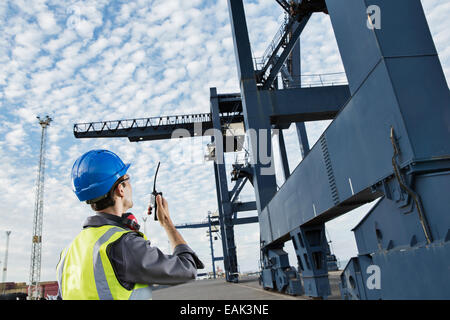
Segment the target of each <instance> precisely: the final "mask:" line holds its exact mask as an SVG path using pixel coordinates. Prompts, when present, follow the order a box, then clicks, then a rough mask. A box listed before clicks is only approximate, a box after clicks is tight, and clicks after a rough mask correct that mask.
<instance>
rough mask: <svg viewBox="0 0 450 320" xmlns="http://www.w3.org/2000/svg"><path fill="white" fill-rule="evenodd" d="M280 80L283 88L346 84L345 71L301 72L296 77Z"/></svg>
mask: <svg viewBox="0 0 450 320" xmlns="http://www.w3.org/2000/svg"><path fill="white" fill-rule="evenodd" d="M282 81H283V88H284V89H290V88H311V87H323V86H337V85H346V84H348V80H347V76H346V74H345V72H333V73H323V74H302V75H300V76H297V77H290V79H282Z"/></svg>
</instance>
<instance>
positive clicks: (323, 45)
mask: <svg viewBox="0 0 450 320" xmlns="http://www.w3.org/2000/svg"><path fill="white" fill-rule="evenodd" d="M244 3H245V9H246V13H247V23H248V27H249V33H250V40H251V43H252V51H253V54H254V56H255V57H259V56H260V55H262V53H263V52H264V50H265V49H266V47H267V45H268V43H269V41H270V40H271V39H272V37H273V35H274V34H275V32H276V31H277V30H278V28H279V23H280V21H282V19H283V12H282V9H281V7H279V5H278V4H277V3H276V2H275V1H273V0H261V1H245V2H244ZM422 4H423V6H424V10H425V14H426V16H427V19H428V23H429V26H430V29H431V32H432V35H433V38H434V41H435V44H436V47H437V50H438V53H439V56H440V59H441V63H442V66H443V69H444V72H445V74H446V77H447V79H448V77H449V75H450V49H449V46H448V45H447V44H448V43H449V41H450V36H449V32H448V31H447V30H448V29H450V25H449V22H448V16H449V13H450V3H449V2H448V1H445V0H422ZM0 34H1V35H0V110H1V112H0V120H1V122H0V159H1V161H0V170H1V172H2V175H1V177H0V183H1V185H2V186H3V187H4V188H3V190H2V191H3V192H2V193H1V195H0V215H1V219H0V230H1V233H0V260H3V253H4V249H5V238H6V236H5V233H4V230H12V234H11V237H10V252H9V262H8V277H7V280H8V281H28V280H29V266H30V249H31V233H32V217H33V212H34V196H35V193H34V192H35V191H34V190H35V182H36V176H37V165H38V160H39V141H40V127H39V125H38V122H37V119H36V116H37V115H41V116H44V115H46V114H49V115H50V116H52V117H53V118H54V122H53V123H52V124H51V126H50V128H49V130H48V145H47V147H48V149H47V171H46V187H45V207H44V225H43V247H42V274H41V280H43V281H44V280H54V279H55V266H56V263H57V262H58V257H59V253H60V251H61V250H62V249H63V248H64V247H65V246H66V245H68V244H69V242H70V241H71V239H73V238H74V237H75V236H76V234H77V233H78V232H79V230H80V228H81V225H82V223H83V221H84V220H85V218H86V217H87V216H89V215H91V214H92V211H91V210H90V208H89V207H87V206H86V205H85V204H83V203H79V202H78V200H77V198H76V197H75V195H74V194H73V192H72V190H71V180H70V170H71V167H72V164H73V162H74V161H75V159H76V158H77V157H78V156H79V155H81V154H82V153H84V152H86V151H88V150H90V149H93V148H106V149H109V150H112V151H114V152H116V153H117V154H118V155H119V156H120V157H122V159H123V160H124V161H125V162H131V163H132V166H131V167H130V171H129V174H130V175H131V177H132V183H133V193H134V196H133V198H134V203H135V206H134V208H133V209H132V210H131V211H132V212H134V213H135V215H136V216H138V218H139V219H140V222H141V224H143V221H142V220H141V217H142V215H143V213H144V212H145V211H146V205H147V203H148V192H149V191H150V189H151V182H152V179H153V173H154V168H155V166H156V164H157V162H158V161H161V163H162V164H161V168H160V173H159V178H158V179H159V180H158V184H159V187H160V189H161V190H162V191H163V192H164V195H165V196H166V197H167V199H168V201H169V207H170V212H171V215H172V217H173V220H174V222H175V223H186V222H194V221H201V220H202V219H204V218H205V217H206V215H207V212H208V211H209V210H210V211H214V210H216V208H217V203H216V194H215V184H214V173H213V167H212V163H210V162H204V161H203V153H204V146H205V144H206V143H207V142H208V140H209V138H204V139H202V138H195V139H191V140H190V141H184V142H183V143H182V144H181V143H179V142H178V141H155V142H145V143H131V142H129V141H128V140H127V139H92V140H91V139H89V140H78V139H75V138H74V137H73V133H72V129H73V124H74V123H78V122H90V121H101V120H116V119H128V118H139V117H150V116H160V115H175V114H190V113H200V112H209V88H210V87H217V90H218V92H219V93H229V92H239V83H238V80H237V72H236V61H235V57H234V49H233V41H232V36H231V27H230V22H229V16H228V8H227V1H225V0H220V1H200V0H192V1H181V0H179V1H178V0H166V1H143V0H142V1H139V0H137V1H88V0H86V1H56V0H54V1H37V0H33V1H31V0H29V1H24V0H14V1H9V0H7V1H1V2H0ZM301 41H302V67H303V70H302V73H304V74H319V73H330V72H341V71H343V70H344V69H343V66H342V63H341V58H340V55H339V51H338V49H337V45H336V41H335V39H334V34H333V30H332V27H331V24H330V20H329V17H328V16H326V15H324V14H314V15H313V17H312V18H311V20H310V22H309V23H308V25H307V27H306V28H305V30H304V32H303V34H302V37H301ZM328 124H329V122H314V123H307V130H308V134H309V139H310V145H311V146H312V145H313V144H314V143H315V141H316V140H317V139H318V137H319V136H320V134H321V132H323V130H324V129H325V128H326V126H327V125H328ZM292 129H293V128H291V129H290V130H287V132H286V133H287V135H286V141H287V145H288V158H289V163H290V166H291V170H293V168H295V166H296V165H297V164H298V163H299V161H300V160H301V157H300V152H299V150H298V142H297V140H296V136H295V132H294V130H292ZM177 148H182V151H183V152H185V153H184V154H185V159H184V160H186V158H187V159H188V161H181V159H180V161H174V160H173V157H172V156H171V154H172V153H173V152H174V150H175V151H176V150H178V149H177ZM227 159H228V160H229V161H228V168H230V166H231V161H232V160H233V159H234V158H233V157H232V156H227ZM228 171H229V170H228ZM229 187H230V188H231V185H229ZM252 198H253V194H252V189H251V188H249V187H246V188H245V189H244V191H243V194H242V199H243V200H245V199H247V200H251V199H252ZM368 207H370V206H365V207H362V208H360V209H358V210H356V211H355V212H352V213H349V214H346V215H345V216H342V217H339V218H337V219H335V220H333V221H332V222H330V223H327V229H328V233H329V235H330V237H331V240H332V241H333V249H334V251H335V253H336V255H337V256H338V258H339V259H343V260H346V259H348V258H350V257H351V256H354V255H356V246H355V244H354V238H353V235H352V233H351V232H350V229H351V228H352V227H354V226H355V225H356V224H357V223H358V221H359V219H360V218H361V217H362V216H363V215H364V213H365V212H367V209H368ZM254 214H256V212H251V213H247V214H245V215H254ZM242 216H244V215H242ZM147 228H148V236H149V238H150V240H151V241H152V243H153V244H154V245H157V246H159V247H160V248H161V249H162V250H164V251H165V252H167V253H169V252H168V243H167V239H166V237H165V234H164V232H163V230H162V229H161V228H160V227H159V224H155V223H154V222H153V221H148V222H147ZM235 231H236V243H237V248H238V249H237V252H238V263H239V266H240V269H241V271H249V270H257V268H258V259H259V251H258V248H259V232H258V227H257V225H256V224H255V225H250V226H236V228H235ZM182 234H183V236H184V237H185V239H186V240H187V242H188V243H189V244H190V245H191V247H192V248H193V249H194V250H195V251H197V252H198V254H199V256H200V257H201V259H202V260H203V261H204V262H205V264H206V266H207V269H208V270H210V268H211V262H210V255H209V252H210V251H209V241H208V239H207V238H206V233H205V232H204V231H203V230H201V231H199V229H195V230H183V231H182ZM215 249H216V254H217V255H220V254H221V251H222V250H221V245H220V243H219V242H218V241H216V242H215ZM286 249H287V250H288V252H289V254H290V261H291V264H292V265H293V266H296V265H297V263H296V261H295V255H294V254H293V250H292V248H291V245H290V244H287V245H286ZM219 264H220V263H219ZM221 267H222V265H221ZM222 268H223V267H222Z"/></svg>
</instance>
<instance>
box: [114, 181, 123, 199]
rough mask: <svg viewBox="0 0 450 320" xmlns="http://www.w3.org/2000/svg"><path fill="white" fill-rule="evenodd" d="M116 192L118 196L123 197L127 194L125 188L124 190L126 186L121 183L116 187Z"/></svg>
mask: <svg viewBox="0 0 450 320" xmlns="http://www.w3.org/2000/svg"><path fill="white" fill-rule="evenodd" d="M114 194H115V195H116V196H117V197H119V198H123V197H124V196H125V190H124V187H123V185H122V184H119V185H118V186H117V187H116V190H115V192H114Z"/></svg>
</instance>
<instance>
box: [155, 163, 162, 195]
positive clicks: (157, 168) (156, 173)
mask: <svg viewBox="0 0 450 320" xmlns="http://www.w3.org/2000/svg"><path fill="white" fill-rule="evenodd" d="M160 163H161V162H160V161H158V166H157V167H156V172H155V179H154V180H153V192H156V177H157V176H158V170H159V165H160Z"/></svg>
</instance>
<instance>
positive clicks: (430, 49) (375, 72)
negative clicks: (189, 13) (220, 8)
mask: <svg viewBox="0 0 450 320" xmlns="http://www.w3.org/2000/svg"><path fill="white" fill-rule="evenodd" d="M277 2H278V3H279V4H280V5H281V6H282V8H283V9H284V10H285V11H286V14H287V16H288V19H287V21H286V22H285V24H284V25H283V26H282V28H281V29H280V31H279V32H278V33H277V35H276V36H275V38H274V40H273V41H272V43H271V44H270V46H269V49H268V50H266V52H265V53H264V57H263V58H262V59H261V60H260V61H254V60H253V58H252V54H251V46H250V41H249V36H248V29H247V23H246V18H245V12H244V5H243V0H228V8H229V13H230V20H231V27H232V36H233V42H234V49H235V56H236V64H237V70H238V79H239V82H240V93H237V94H231V95H229V94H227V95H222V94H218V93H217V90H216V88H211V89H210V105H211V113H210V114H205V115H204V116H205V118H206V119H205V120H203V121H204V124H205V125H208V126H209V127H208V128H215V129H217V130H218V131H220V132H223V131H224V125H225V124H227V123H229V122H233V121H236V122H241V121H243V122H244V126H245V130H246V132H247V134H248V136H249V142H250V143H249V149H250V150H249V153H250V155H251V158H252V161H251V162H250V163H248V164H244V165H242V164H240V165H236V166H234V168H233V169H234V170H233V171H234V173H233V176H234V177H235V178H236V179H237V180H236V185H235V187H234V188H233V190H234V191H233V190H232V191H233V192H230V191H229V189H228V184H227V179H226V172H225V164H224V154H223V152H222V151H224V150H223V141H224V140H225V139H224V136H223V135H219V134H211V131H209V130H205V131H204V132H202V133H203V134H208V133H209V134H210V135H212V140H213V147H215V148H214V152H213V153H214V172H215V178H216V189H217V198H218V199H217V200H218V205H219V218H220V219H219V220H220V221H219V222H220V226H221V232H222V239H223V240H224V241H223V246H224V262H225V263H224V264H225V268H226V269H227V273H229V274H227V280H228V281H236V278H233V276H232V275H233V271H234V270H235V268H236V253H235V244H234V236H233V219H232V217H233V216H234V215H236V213H237V212H239V211H240V210H241V209H250V210H251V209H253V210H254V209H256V210H257V212H258V217H257V219H258V223H259V226H260V237H261V257H262V259H261V260H262V273H261V284H262V286H263V287H264V288H273V289H276V290H279V291H284V292H287V293H290V294H302V293H303V294H305V295H307V296H311V297H319V298H327V297H328V296H329V295H330V284H329V279H328V270H327V260H326V254H327V247H328V246H327V240H326V236H325V223H326V222H327V221H330V220H332V219H334V218H336V217H338V216H340V215H342V214H345V213H347V212H349V211H351V210H353V209H355V208H357V207H359V206H361V205H363V204H365V203H368V202H372V201H374V200H377V199H378V202H377V203H376V205H375V206H374V207H373V208H372V210H371V211H370V212H369V213H368V214H367V215H366V216H365V217H364V219H363V220H362V221H361V222H360V223H359V224H358V225H357V226H356V227H355V229H353V231H354V233H355V238H356V242H357V247H358V256H357V257H355V258H352V259H351V260H350V262H349V263H348V264H347V266H346V267H345V269H344V272H343V274H342V276H341V285H340V289H341V294H342V297H343V298H345V299H417V298H431V299H433V298H437V299H442V298H447V299H448V298H450V291H449V290H448V288H449V287H450V277H449V275H448V269H449V266H450V216H449V215H448V214H447V211H448V208H450V198H449V197H448V196H447V193H448V190H450V143H449V141H450V131H449V128H450V94H449V88H448V85H447V83H446V80H445V76H444V73H443V70H442V66H441V64H440V61H439V58H438V55H437V51H436V48H435V46H434V43H433V39H432V36H431V34H430V31H429V28H428V25H427V21H426V18H425V15H424V12H423V8H422V5H421V2H420V0H396V1H391V0H370V1H369V0H347V1H345V3H343V1H342V0H298V1H291V2H289V3H288V2H287V1H285V0H277ZM312 14H328V15H329V17H330V20H331V24H332V27H333V30H334V34H335V37H336V40H337V44H338V48H339V51H340V54H341V58H342V62H343V65H344V69H345V74H346V77H347V79H348V85H342V84H339V85H334V84H333V85H329V84H325V85H323V86H318V87H308V88H307V87H304V86H302V83H301V82H300V79H301V78H300V77H299V76H300V74H301V73H300V46H299V44H298V43H299V41H298V39H299V36H300V34H301V33H302V31H303V29H304V28H305V26H306V24H307V22H308V20H309V18H310V17H311V15H312ZM380 14H381V17H382V20H381V21H382V24H381V25H380V23H379V21H377V19H380V16H379V15H380ZM278 75H280V76H278ZM280 79H281V80H280ZM228 112H232V113H233V112H234V113H235V114H234V115H232V114H231V115H230V114H228ZM227 117H228V118H227ZM161 119H162V118H161ZM140 120H142V119H140ZM317 120H332V122H331V124H330V125H329V126H328V128H327V129H326V130H325V132H323V134H322V135H321V136H320V138H319V140H318V142H317V143H316V144H315V145H314V146H313V147H312V148H310V147H309V144H308V140H307V135H306V130H305V126H304V122H305V121H317ZM161 121H162V120H161ZM128 122H129V123H130V124H131V125H129V126H124V122H120V121H116V122H100V123H90V124H80V125H75V127H74V134H75V136H76V137H78V138H84V137H108V136H109V137H118V136H123V137H128V138H129V140H130V141H140V140H151V139H155V137H157V136H158V135H159V136H160V137H161V136H164V135H166V136H167V134H168V133H169V132H170V130H173V129H174V125H173V124H172V127H170V124H167V123H166V124H162V125H161V126H160V127H158V128H155V126H153V125H148V124H149V119H147V120H146V121H145V120H143V122H145V124H144V125H141V126H139V124H138V121H137V120H130V121H128ZM150 122H151V121H150ZM292 123H295V124H296V127H297V133H298V138H299V143H300V148H301V151H302V155H303V159H302V161H301V162H300V163H299V164H298V166H297V167H296V168H295V170H293V171H290V169H289V166H288V163H287V157H286V150H285V146H284V141H283V135H282V129H285V128H287V127H288V126H290V125H291V124H292ZM177 125H180V126H181V125H184V126H186V128H187V130H188V131H189V132H191V131H193V127H194V123H193V122H192V121H191V122H189V121H188V123H183V124H181V123H177V124H175V126H177ZM280 129H281V130H280ZM275 130H279V132H281V134H278V139H279V142H280V143H279V145H280V153H281V161H282V167H283V168H284V170H283V171H284V174H285V178H286V181H285V183H284V184H283V185H282V186H281V188H280V189H279V190H278V189H277V185H276V180H275V174H274V170H273V167H272V162H271V161H266V158H267V157H265V156H264V154H262V155H261V150H265V151H266V152H267V151H268V154H269V158H272V157H273V148H272V141H271V137H272V133H273V132H274V131H275ZM158 132H159V133H158ZM255 132H256V134H254V133H255ZM225 151H233V150H225ZM266 156H267V155H266ZM238 180H239V181H238ZM244 181H245V182H246V181H250V182H251V183H252V185H253V188H254V192H255V201H254V202H249V203H244V204H242V205H241V206H240V207H238V206H237V205H236V203H234V202H233V199H234V198H235V195H236V194H238V192H239V190H241V189H242V188H241V185H242V184H244V183H245V182H244ZM288 241H292V243H293V245H294V249H295V252H296V256H297V264H298V270H296V269H295V268H294V267H291V266H290V263H289V259H288V257H287V253H286V252H285V251H284V250H283V247H284V244H285V243H286V242H288ZM227 259H228V261H226V260H227Z"/></svg>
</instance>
